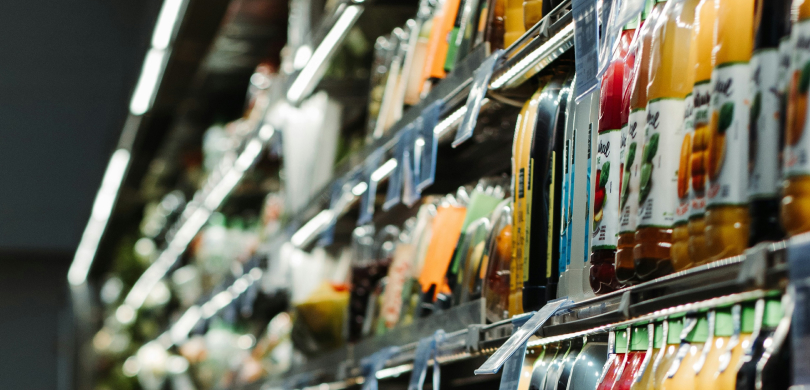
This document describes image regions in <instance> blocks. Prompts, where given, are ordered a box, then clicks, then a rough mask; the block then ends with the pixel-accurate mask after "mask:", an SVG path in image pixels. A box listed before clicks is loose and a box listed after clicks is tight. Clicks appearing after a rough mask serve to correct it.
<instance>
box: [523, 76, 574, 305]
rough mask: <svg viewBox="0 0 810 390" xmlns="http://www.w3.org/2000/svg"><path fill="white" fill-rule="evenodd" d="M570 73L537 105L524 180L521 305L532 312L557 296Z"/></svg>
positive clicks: (557, 78) (548, 88)
mask: <svg viewBox="0 0 810 390" xmlns="http://www.w3.org/2000/svg"><path fill="white" fill-rule="evenodd" d="M571 81H572V77H571V76H570V75H569V74H568V69H567V68H563V69H562V70H560V71H559V72H558V73H557V74H556V75H554V77H553V78H552V79H551V80H550V81H549V83H548V84H547V85H546V87H545V88H543V93H541V94H540V98H539V100H538V104H537V120H536V126H535V127H534V132H533V134H532V137H531V152H530V160H529V169H528V171H527V172H528V175H527V179H528V180H526V183H525V184H526V199H527V200H528V202H527V206H526V211H527V212H526V224H525V226H526V228H525V234H526V243H527V245H526V247H525V248H524V250H523V294H522V298H523V310H525V311H534V310H539V309H540V308H541V307H543V306H544V305H545V304H546V302H547V301H549V300H551V299H554V298H555V297H556V295H557V282H558V281H559V277H560V271H559V257H560V246H559V241H558V240H559V235H558V234H556V233H557V232H559V231H560V226H561V221H560V208H561V204H560V199H561V198H562V185H561V180H562V166H563V145H564V144H565V143H564V141H565V124H566V121H565V119H566V118H565V111H566V108H567V102H568V94H569V93H570V92H571Z"/></svg>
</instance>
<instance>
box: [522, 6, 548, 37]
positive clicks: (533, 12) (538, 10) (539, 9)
mask: <svg viewBox="0 0 810 390" xmlns="http://www.w3.org/2000/svg"><path fill="white" fill-rule="evenodd" d="M546 1H549V0H546ZM543 3H544V1H543V0H523V28H525V29H526V30H528V29H530V28H532V27H534V25H535V24H537V22H539V21H540V19H543Z"/></svg>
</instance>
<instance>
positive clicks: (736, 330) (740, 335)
mask: <svg viewBox="0 0 810 390" xmlns="http://www.w3.org/2000/svg"><path fill="white" fill-rule="evenodd" d="M763 310H764V305H763V303H757V307H756V308H755V307H754V306H753V305H748V304H745V305H737V306H735V307H734V308H732V311H731V313H732V321H733V323H734V324H735V325H734V327H733V332H732V334H731V338H730V339H729V343H728V347H727V348H726V351H725V353H724V354H723V355H722V356H721V358H720V365H719V366H718V373H717V374H716V375H715V382H714V387H712V388H713V389H733V388H734V386H735V383H736V382H737V369H738V368H739V367H740V360H741V358H742V357H743V355H744V354H745V353H746V352H747V351H750V348H751V341H752V337H751V336H752V333H753V332H754V331H755V329H756V328H757V326H756V324H755V323H756V318H762V313H763Z"/></svg>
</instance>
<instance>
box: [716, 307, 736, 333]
mask: <svg viewBox="0 0 810 390" xmlns="http://www.w3.org/2000/svg"><path fill="white" fill-rule="evenodd" d="M733 333H734V319H733V317H732V316H731V310H730V309H718V310H715V312H714V335H715V336H718V337H731V335H732V334H733Z"/></svg>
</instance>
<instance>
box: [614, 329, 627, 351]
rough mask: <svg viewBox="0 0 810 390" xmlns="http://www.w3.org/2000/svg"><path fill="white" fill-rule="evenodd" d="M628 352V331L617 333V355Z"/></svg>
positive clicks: (622, 330) (623, 330)
mask: <svg viewBox="0 0 810 390" xmlns="http://www.w3.org/2000/svg"><path fill="white" fill-rule="evenodd" d="M626 352H627V329H621V330H617V331H616V353H626Z"/></svg>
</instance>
